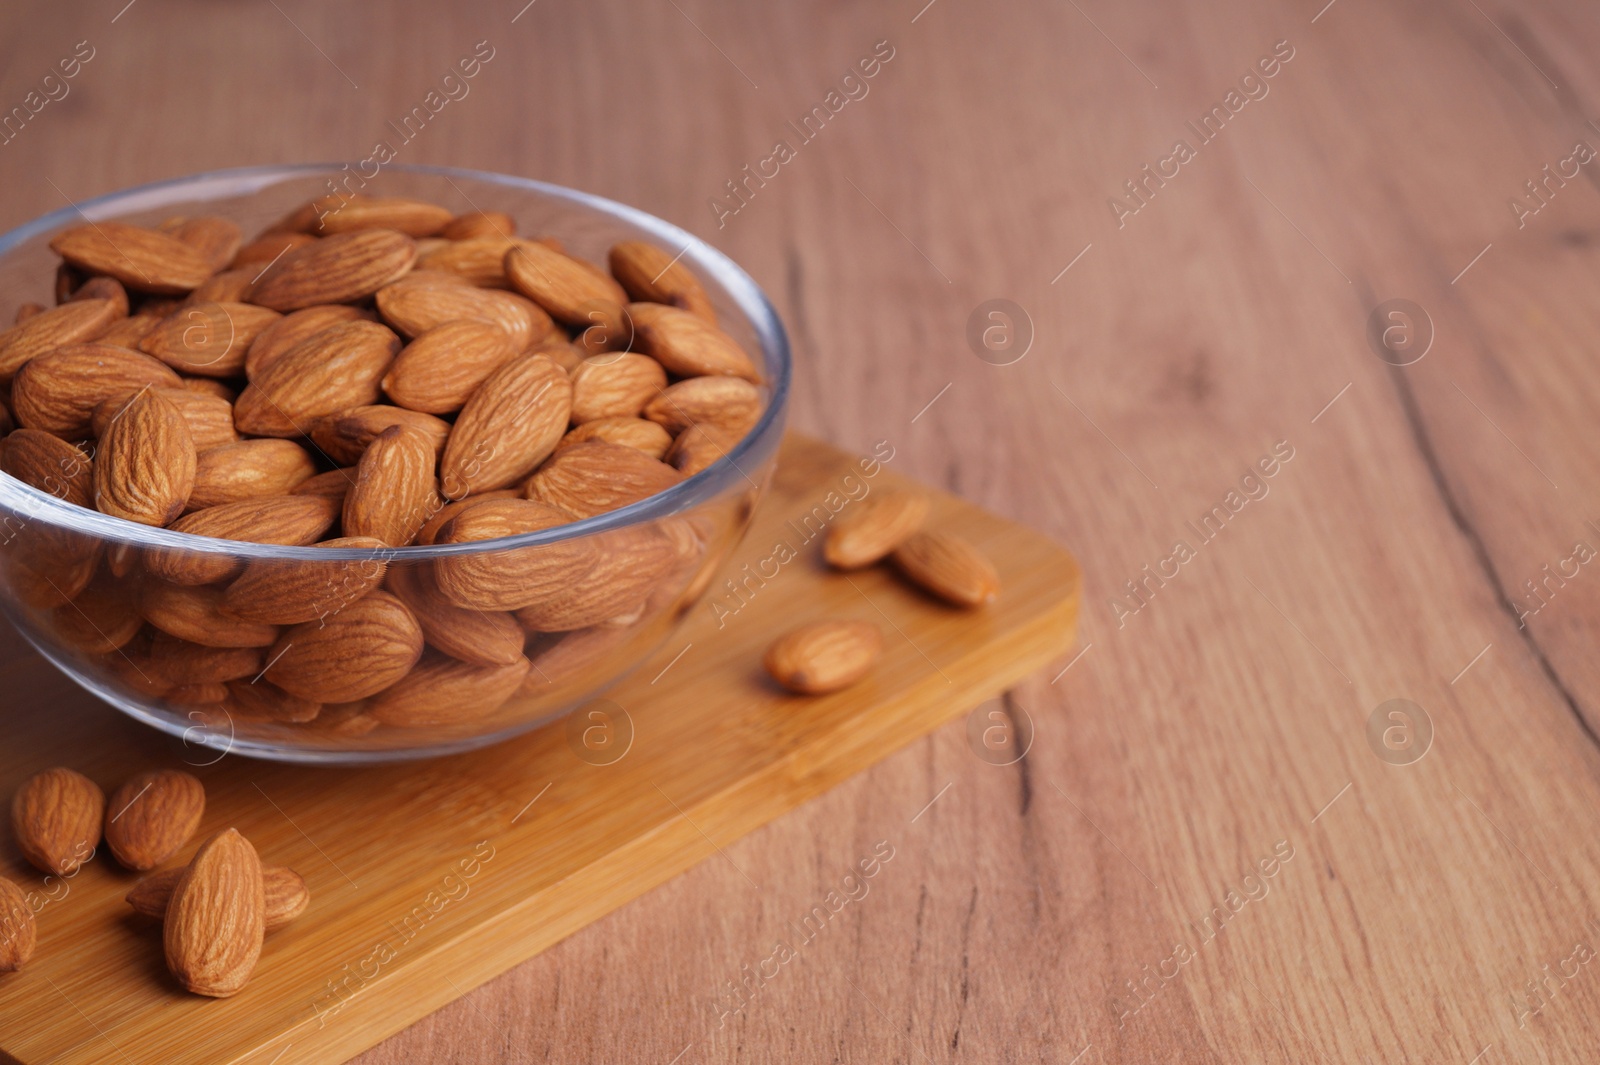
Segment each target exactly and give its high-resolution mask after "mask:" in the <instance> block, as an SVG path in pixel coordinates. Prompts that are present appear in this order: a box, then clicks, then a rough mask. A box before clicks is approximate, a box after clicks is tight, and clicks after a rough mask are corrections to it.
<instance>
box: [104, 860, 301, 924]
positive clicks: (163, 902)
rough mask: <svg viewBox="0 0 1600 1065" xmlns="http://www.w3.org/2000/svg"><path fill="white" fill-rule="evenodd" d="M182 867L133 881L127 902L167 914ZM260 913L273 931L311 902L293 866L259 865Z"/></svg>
mask: <svg viewBox="0 0 1600 1065" xmlns="http://www.w3.org/2000/svg"><path fill="white" fill-rule="evenodd" d="M183 873H184V870H183V869H165V870H162V871H161V872H159V873H151V874H150V875H149V876H147V877H145V878H144V879H142V880H140V881H139V882H138V883H137V884H135V885H133V890H132V891H130V892H128V897H127V901H128V905H130V906H132V907H133V910H134V912H135V913H140V914H143V915H144V916H146V917H154V918H156V919H157V920H161V919H162V918H164V917H166V915H167V906H168V905H169V904H170V903H171V901H172V891H173V889H174V888H176V887H177V886H178V881H179V880H182V879H183ZM261 886H262V894H263V898H262V904H263V905H262V917H263V925H264V930H265V931H267V932H275V931H277V930H278V929H280V928H282V927H283V926H284V925H286V924H288V923H289V922H290V921H292V920H294V919H295V918H296V917H298V916H300V915H301V914H302V913H304V912H305V909H306V907H307V906H309V905H310V904H311V892H310V891H308V890H306V882H305V881H304V880H302V879H301V878H300V874H299V873H297V872H295V871H294V870H293V869H289V868H286V867H285V866H281V865H264V866H262V867H261Z"/></svg>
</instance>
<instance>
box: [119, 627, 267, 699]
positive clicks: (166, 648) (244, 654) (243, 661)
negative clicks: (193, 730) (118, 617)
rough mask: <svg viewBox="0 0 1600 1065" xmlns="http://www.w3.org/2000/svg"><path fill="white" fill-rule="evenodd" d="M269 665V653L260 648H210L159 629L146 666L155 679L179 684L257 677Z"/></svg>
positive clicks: (151, 641) (222, 681)
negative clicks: (267, 662)
mask: <svg viewBox="0 0 1600 1065" xmlns="http://www.w3.org/2000/svg"><path fill="white" fill-rule="evenodd" d="M265 664H266V656H265V654H264V653H263V652H262V650H261V648H259V647H207V646H205V645H204V644H199V643H191V642H190V641H188V640H180V639H178V638H177V637H176V636H171V635H169V634H167V633H165V632H158V633H156V634H155V635H154V636H153V637H152V638H151V640H150V648H149V652H148V655H147V657H146V663H145V665H144V667H143V668H144V669H145V670H146V671H147V672H148V673H149V674H150V675H151V676H152V677H153V678H156V679H159V680H162V681H165V682H166V683H168V684H171V685H174V686H176V685H179V684H222V683H225V682H227V681H230V680H240V679H242V678H244V677H253V676H255V675H256V674H258V673H260V672H261V667H262V666H264V665H265Z"/></svg>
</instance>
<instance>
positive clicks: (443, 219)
mask: <svg viewBox="0 0 1600 1065" xmlns="http://www.w3.org/2000/svg"><path fill="white" fill-rule="evenodd" d="M313 202H315V203H316V205H317V209H318V211H319V218H318V221H317V224H316V225H314V226H312V228H311V232H313V233H320V234H322V235H324V236H326V235H328V234H330V233H354V232H356V231H357V230H362V229H392V230H395V231H397V232H400V233H404V234H405V235H406V236H408V237H431V236H433V235H434V234H435V233H437V232H439V231H440V230H441V229H443V228H444V227H445V226H446V225H448V224H449V222H450V219H451V217H452V216H451V214H450V212H449V211H447V210H446V209H445V208H443V207H440V206H439V205H438V204H434V203H424V202H423V201H421V200H410V199H406V198H405V197H403V196H354V197H341V196H337V195H335V196H324V197H322V198H321V199H319V200H316V201H313Z"/></svg>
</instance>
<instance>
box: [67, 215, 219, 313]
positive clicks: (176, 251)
mask: <svg viewBox="0 0 1600 1065" xmlns="http://www.w3.org/2000/svg"><path fill="white" fill-rule="evenodd" d="M50 248H51V250H52V251H54V252H55V253H56V254H57V255H59V256H61V257H62V258H63V259H65V260H66V261H67V262H69V263H71V264H72V265H73V266H75V267H77V268H78V269H80V270H82V271H83V272H84V273H87V274H105V275H107V276H109V277H114V278H116V279H117V280H118V281H121V282H122V283H123V284H124V285H126V286H128V288H130V289H133V290H135V291H137V292H155V293H158V294H163V295H172V296H181V295H183V294H184V293H186V292H188V291H190V290H191V289H194V288H196V287H198V286H199V285H200V284H201V283H202V282H204V281H205V279H206V278H208V277H210V276H211V275H212V274H213V273H215V271H214V270H212V269H211V267H209V266H207V265H206V261H205V258H204V257H203V256H202V255H201V254H200V253H199V252H197V251H195V250H194V249H193V248H191V247H190V246H189V245H187V244H185V243H183V241H181V240H178V239H177V238H176V237H169V236H167V235H166V234H165V233H160V232H157V231H156V230H154V229H145V228H144V227H142V226H133V225H129V224H128V223H126V222H110V221H107V222H91V223H90V224H89V225H86V226H79V227H77V228H76V229H69V230H66V231H65V232H62V233H58V234H56V236H55V238H54V239H52V240H51V241H50Z"/></svg>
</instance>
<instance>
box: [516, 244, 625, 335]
mask: <svg viewBox="0 0 1600 1065" xmlns="http://www.w3.org/2000/svg"><path fill="white" fill-rule="evenodd" d="M505 271H506V277H507V279H509V280H510V282H511V284H512V287H514V288H515V289H516V290H517V291H518V292H521V293H522V294H523V295H524V296H527V297H528V298H529V299H531V300H533V302H535V303H537V304H538V305H539V306H541V307H543V308H544V309H545V310H546V311H548V312H550V315H551V316H552V317H554V318H557V319H559V320H560V321H562V322H565V323H566V324H567V325H578V326H590V325H595V324H601V325H609V324H615V323H620V322H621V321H622V306H623V304H625V303H627V302H628V294H627V293H626V292H624V291H622V286H621V285H619V284H617V283H616V282H615V281H613V280H612V279H611V278H609V277H607V276H606V274H605V273H604V272H603V271H601V270H599V269H597V268H595V267H594V266H591V265H590V264H588V263H586V262H584V261H583V260H581V259H574V258H572V257H571V256H570V255H563V254H562V253H561V252H558V251H555V250H553V249H551V248H550V247H548V246H547V245H544V244H539V243H536V242H531V241H521V242H518V243H517V244H516V245H515V246H513V247H512V248H511V250H510V251H508V252H506V258H505ZM597 314H598V315H599V317H598V318H597V317H596V315H597Z"/></svg>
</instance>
